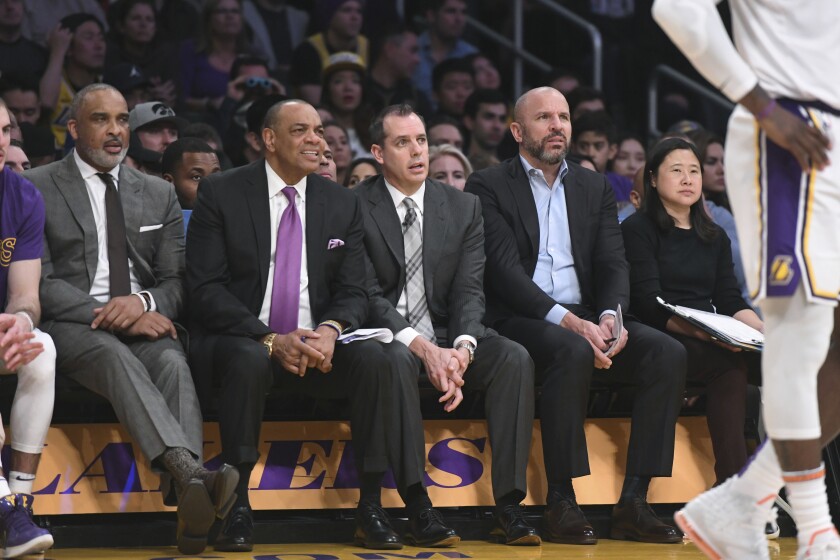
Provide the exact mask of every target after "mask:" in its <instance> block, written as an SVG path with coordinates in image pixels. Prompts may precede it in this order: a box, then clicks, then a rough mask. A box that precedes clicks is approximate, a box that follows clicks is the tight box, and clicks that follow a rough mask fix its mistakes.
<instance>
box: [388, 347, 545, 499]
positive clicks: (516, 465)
mask: <svg viewBox="0 0 840 560" xmlns="http://www.w3.org/2000/svg"><path fill="white" fill-rule="evenodd" d="M391 346H394V347H395V349H396V350H398V352H397V354H398V361H397V362H396V364H395V365H396V368H395V369H396V374H395V377H394V379H393V384H392V386H391V390H392V395H391V404H392V406H391V410H392V411H393V417H392V418H391V421H390V422H389V423H388V426H389V430H388V441H389V449H390V450H391V465H392V468H393V470H394V476H395V478H396V481H397V488H398V490H399V491H400V493H401V495H403V496H405V490H406V488H408V487H409V486H412V485H413V484H417V483H421V482H423V479H424V474H425V466H426V455H425V447H424V438H423V418H422V415H421V412H420V396H419V390H418V386H417V381H418V376H419V375H425V371H424V369H423V364H422V362H421V361H420V359H419V358H417V357H415V356H414V355H413V354H411V352H410V351H409V350H408V348H407V347H406V346H405V345H403V344H400V343H398V342H393V343H391ZM463 390H464V391H481V392H483V393H484V402H485V415H486V418H487V429H488V432H489V437H490V447H491V451H492V483H493V496H494V497H495V498H496V499H499V498H501V497H502V496H505V495H507V494H509V493H510V492H513V491H518V492H520V493H521V495H522V497H523V498H524V497H525V493H526V491H527V482H526V471H527V469H528V455H529V452H530V448H531V431H532V425H533V422H534V365H533V362H532V361H531V358H530V357H529V356H528V352H527V351H526V350H525V349H524V348H523V347H522V346H520V345H519V344H516V343H515V342H512V341H511V340H508V339H506V338H504V337H502V336H498V335H496V334H492V335H490V336H487V337H485V338H482V339H480V340H479V341H478V347H477V348H476V352H475V359H474V361H473V363H472V364H470V366H469V367H468V368H467V371H466V373H465V374H464V387H463ZM441 406H443V405H442V404H441Z"/></svg>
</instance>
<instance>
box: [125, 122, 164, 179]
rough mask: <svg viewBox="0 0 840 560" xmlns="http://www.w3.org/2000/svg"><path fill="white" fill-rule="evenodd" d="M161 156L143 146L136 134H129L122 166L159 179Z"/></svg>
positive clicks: (159, 153)
mask: <svg viewBox="0 0 840 560" xmlns="http://www.w3.org/2000/svg"><path fill="white" fill-rule="evenodd" d="M162 156H163V154H162V153H161V152H156V151H154V150H150V149H148V148H146V147H144V146H143V142H142V141H141V140H140V137H139V136H137V133H136V132H131V134H130V136H129V141H128V151H127V152H126V154H125V159H123V161H122V164H123V165H124V166H126V167H130V168H131V169H136V170H137V171H139V172H140V173H143V174H145V175H152V176H154V177H160V175H161V171H160V160H161V157H162Z"/></svg>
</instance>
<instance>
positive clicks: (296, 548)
mask: <svg viewBox="0 0 840 560" xmlns="http://www.w3.org/2000/svg"><path fill="white" fill-rule="evenodd" d="M32 558H37V557H32ZM43 558H44V560H50V559H55V560H95V559H104V558H107V559H114V560H175V559H177V558H193V559H200V558H201V559H204V558H206V559H208V560H210V559H223V558H231V559H237V560H392V559H404V558H419V559H424V560H425V559H428V560H445V559H455V558H465V559H466V558H469V559H475V560H560V559H563V560H566V559H569V560H573V559H583V558H585V559H587V560H654V559H656V560H659V559H662V560H705V556H703V554H701V553H700V551H699V550H698V549H697V548H696V547H695V546H694V545H692V544H690V543H685V544H681V545H679V544H678V545H653V544H642V543H631V542H620V541H611V540H607V539H603V540H601V541H600V542H599V543H598V544H597V545H595V546H568V545H560V544H551V543H549V544H544V545H543V546H540V547H527V548H525V547H509V546H502V545H497V544H491V543H487V542H482V541H464V542H462V543H461V544H460V545H458V547H457V548H448V549H421V548H413V547H406V548H404V549H402V550H395V551H391V552H381V551H373V550H366V549H363V548H358V547H354V546H349V545H346V544H289V545H285V544H284V545H257V546H256V547H254V551H253V552H248V553H242V552H240V553H236V554H234V553H222V552H214V551H213V550H212V548H208V549H207V550H206V551H204V553H203V554H201V555H198V556H181V555H179V554H178V551H177V550H176V549H175V548H174V547H159V548H132V549H120V548H85V549H81V548H76V549H71V548H66V549H57V550H50V551H48V552H47V554H46V555H45V556H44V557H43ZM770 558H771V559H772V560H793V559H795V558H796V539H794V538H784V539H779V540H777V541H770Z"/></svg>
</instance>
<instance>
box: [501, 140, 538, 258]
mask: <svg viewBox="0 0 840 560" xmlns="http://www.w3.org/2000/svg"><path fill="white" fill-rule="evenodd" d="M508 165H509V167H508V174H509V176H510V179H509V180H508V188H509V189H510V191H511V194H513V199H514V200H515V201H516V208H517V210H518V211H519V218H520V219H521V220H522V224H523V225H524V226H525V232H526V233H527V234H528V239H530V241H531V250H532V251H533V253H534V255H536V254H537V253H538V252H539V248H540V220H539V217H538V216H537V203H536V202H534V194H533V193H532V192H531V182H530V180H529V179H528V174H527V173H525V169H524V168H523V167H522V162H521V161H520V160H519V156H516V157H514V158H513V159H511V160H510V162H509V164H508Z"/></svg>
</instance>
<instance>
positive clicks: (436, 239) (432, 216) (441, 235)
mask: <svg viewBox="0 0 840 560" xmlns="http://www.w3.org/2000/svg"><path fill="white" fill-rule="evenodd" d="M443 189H444V187H442V186H441V185H438V184H437V183H434V182H432V181H429V180H426V194H425V195H424V196H423V284H424V286H425V287H426V301H432V296H433V294H432V287H433V286H434V282H433V276H434V271H435V268H436V267H437V263H438V261H439V260H440V253H441V250H442V248H443V246H444V241H445V239H446V226H447V221H446V208H445V207H446V195H445V194H444V192H443Z"/></svg>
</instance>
